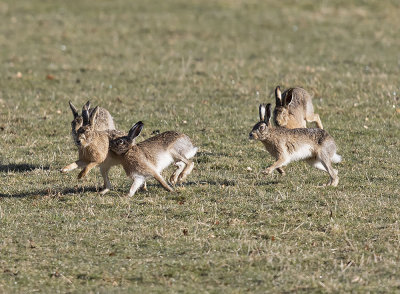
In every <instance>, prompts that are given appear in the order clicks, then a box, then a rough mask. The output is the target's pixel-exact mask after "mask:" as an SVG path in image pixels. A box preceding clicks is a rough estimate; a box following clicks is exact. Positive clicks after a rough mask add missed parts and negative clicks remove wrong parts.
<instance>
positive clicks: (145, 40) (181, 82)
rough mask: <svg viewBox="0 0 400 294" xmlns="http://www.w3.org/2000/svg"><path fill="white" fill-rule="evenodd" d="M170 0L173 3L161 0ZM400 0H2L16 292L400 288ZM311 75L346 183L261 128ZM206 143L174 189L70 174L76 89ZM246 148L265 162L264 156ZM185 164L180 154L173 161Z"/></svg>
mask: <svg viewBox="0 0 400 294" xmlns="http://www.w3.org/2000/svg"><path fill="white" fill-rule="evenodd" d="M158 2H159V3H158ZM399 13H400V7H399V4H398V1H378V0H377V1H372V0H364V1H361V0H359V1H323V2H320V3H317V2H315V1H311V0H309V1H307V0H304V1H285V2H284V3H283V2H282V3H281V2H279V4H278V2H277V1H240V0H230V1H228V0H220V1H204V0H201V1H200V0H193V1H187V0H174V1H128V0H117V1H88V0H80V1H75V0H74V1H50V0H49V1H11V0H10V1H1V2H0V48H1V50H0V64H1V65H0V76H1V78H0V114H1V116H0V146H1V147H0V181H1V183H2V184H1V186H0V292H21V293H26V292H36V291H40V292H52V293H54V291H57V292H103V293H104V292H128V291H129V292H133V291H136V292H139V293H140V292H144V291H147V292H149V291H151V292H165V291H168V292H209V293H220V292H221V291H224V292H232V293H243V292H247V291H251V292H285V293H290V292H306V293H309V292H344V291H347V292H349V291H354V292H367V291H370V292H399V291H400V280H399V279H398V277H399V275H400V270H399V266H398V264H399V262H400V253H399V252H400V250H399V249H400V248H399V247H400V228H399V226H400V224H399V219H398V217H399V213H400V200H399V178H400V168H399V157H400V151H399V150H400V141H399V138H400V137H399V136H400V131H399V129H400V120H399V118H400V113H399V112H400V111H399V108H400V103H399V97H400V84H399V76H400V53H399V50H398V49H399V48H400V38H399V31H400V22H399V21H398V15H399ZM278 84H280V85H281V86H282V87H284V88H285V87H289V86H295V85H301V86H303V87H304V88H306V89H307V90H309V91H310V92H312V93H313V94H314V106H315V108H316V113H318V114H319V115H320V116H321V119H322V122H323V124H324V127H325V128H326V129H327V130H328V131H329V132H330V134H331V135H333V137H334V138H335V139H336V141H337V144H338V146H339V153H340V154H341V155H342V156H343V158H344V161H343V162H342V163H341V164H340V165H338V166H337V168H338V169H339V176H340V183H339V186H338V187H337V188H331V187H329V188H320V187H318V186H319V185H321V184H322V183H325V182H326V181H327V180H328V177H327V176H326V175H325V174H323V173H321V172H320V171H318V170H314V169H311V168H310V167H308V166H306V165H305V164H304V163H294V164H292V165H290V166H289V167H288V168H287V169H286V171H287V176H286V177H281V176H279V175H278V174H277V173H275V174H273V175H272V176H269V177H266V176H264V175H262V174H261V173H260V172H261V170H263V169H264V168H266V167H267V166H268V165H269V164H271V163H272V159H271V157H270V156H269V155H268V154H267V153H266V152H265V151H264V149H263V147H262V145H261V144H260V143H258V144H257V143H254V142H253V143H251V142H249V141H248V133H249V131H250V130H251V127H252V126H253V124H254V123H255V122H256V121H257V120H258V104H259V103H260V102H268V101H271V102H272V101H273V96H272V93H273V89H274V87H275V86H276V85H278ZM88 99H90V100H91V101H92V103H93V104H94V105H96V104H98V105H101V106H103V107H105V108H107V109H108V110H109V111H110V112H111V113H112V114H113V116H114V118H115V121H116V123H117V127H118V128H119V129H121V130H128V129H129V127H130V126H131V125H132V124H133V123H134V122H136V121H138V120H143V121H144V123H145V129H144V131H143V136H142V138H146V137H149V136H150V135H151V133H152V132H153V131H154V130H160V131H164V130H172V129H174V130H178V131H182V132H185V133H186V134H188V135H189V136H190V137H191V138H192V139H193V141H194V142H195V143H196V144H197V145H198V146H199V147H200V152H199V154H198V155H197V157H196V168H195V170H194V171H193V173H192V175H191V176H190V177H189V181H188V183H187V184H186V185H184V186H183V187H180V188H178V189H177V191H176V192H175V193H171V194H169V193H167V192H166V191H164V190H163V189H162V188H161V187H160V186H159V185H158V184H157V183H155V182H151V183H150V186H149V191H148V192H141V193H138V194H137V195H135V197H134V198H133V199H126V198H124V197H123V195H124V194H125V193H126V192H127V191H128V189H129V186H130V184H131V181H130V180H129V179H127V178H126V176H125V174H124V173H123V171H122V170H121V168H114V169H113V170H112V174H111V178H112V183H113V184H114V187H115V189H114V191H113V192H111V193H109V194H108V195H106V196H99V195H98V194H97V192H96V190H98V189H99V188H100V186H101V181H102V180H101V177H100V174H99V171H98V170H95V171H92V172H91V173H90V174H89V176H88V178H87V179H85V180H84V181H78V180H76V176H77V174H78V172H77V171H74V172H71V173H69V174H60V173H59V171H58V170H59V169H60V167H62V166H64V165H66V164H67V163H70V162H72V161H73V160H75V159H76V157H77V151H76V149H75V147H74V146H73V144H72V140H71V138H70V127H69V123H70V121H71V119H72V114H71V112H70V110H69V107H68V100H72V101H73V102H74V103H75V104H76V105H83V103H85V102H86V100H88ZM248 167H250V168H251V169H252V170H251V171H248ZM170 172H171V170H168V171H166V172H165V174H168V173H170Z"/></svg>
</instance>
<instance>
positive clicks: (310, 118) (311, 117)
mask: <svg viewBox="0 0 400 294" xmlns="http://www.w3.org/2000/svg"><path fill="white" fill-rule="evenodd" d="M306 120H307V121H308V122H313V121H315V123H316V124H317V127H318V128H319V129H321V130H322V129H324V127H323V126H322V122H321V119H320V117H319V115H318V114H316V113H314V114H313V115H309V116H307V117H306Z"/></svg>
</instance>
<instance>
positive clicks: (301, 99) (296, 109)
mask: <svg viewBox="0 0 400 294" xmlns="http://www.w3.org/2000/svg"><path fill="white" fill-rule="evenodd" d="M275 98H276V105H275V109H274V123H275V125H277V126H280V127H286V128H288V129H295V128H305V127H307V122H313V121H315V122H316V124H317V126H318V128H320V129H323V126H322V123H321V119H320V117H319V115H318V114H315V113H314V106H313V104H312V99H311V96H310V94H309V93H308V92H307V91H306V90H304V89H303V88H299V87H297V88H290V89H287V90H286V91H285V92H283V93H282V94H281V90H280V87H279V86H278V87H277V88H276V89H275Z"/></svg>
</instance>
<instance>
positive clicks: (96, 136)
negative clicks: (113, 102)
mask: <svg viewBox="0 0 400 294" xmlns="http://www.w3.org/2000/svg"><path fill="white" fill-rule="evenodd" d="M86 107H87V105H85V106H84V108H83V110H82V113H83V114H84V113H85V114H86V116H88V117H89V118H90V120H89V121H87V123H86V124H84V125H82V126H81V127H80V128H79V129H78V131H77V132H76V145H77V146H78V152H79V159H78V160H77V161H75V162H73V163H71V164H69V165H67V166H65V167H64V168H63V169H61V172H68V171H71V170H73V169H75V168H78V167H81V168H83V169H82V171H81V172H80V173H79V175H78V179H80V178H83V177H85V176H86V175H87V173H88V172H89V171H90V170H91V169H92V168H94V167H96V166H100V172H101V175H102V177H103V180H104V186H103V189H102V191H101V193H102V194H105V193H106V192H108V191H109V190H110V189H111V183H110V180H109V178H108V171H109V169H110V168H111V167H112V166H114V165H117V164H120V159H119V157H118V156H117V155H115V154H114V153H112V152H110V151H109V141H110V140H113V139H115V138H118V137H121V136H124V135H125V134H124V133H122V132H120V131H117V130H107V131H99V130H97V129H96V128H97V127H98V124H97V117H98V112H99V108H98V107H96V108H95V109H94V110H93V111H92V113H91V115H90V116H89V112H88V110H87V108H86ZM81 118H82V122H83V121H84V117H83V116H82V117H81Z"/></svg>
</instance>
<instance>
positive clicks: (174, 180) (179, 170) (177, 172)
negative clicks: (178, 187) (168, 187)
mask: <svg viewBox="0 0 400 294" xmlns="http://www.w3.org/2000/svg"><path fill="white" fill-rule="evenodd" d="M175 165H176V166H177V169H176V170H175V171H174V173H173V174H172V175H171V177H170V179H169V181H170V182H171V184H172V185H175V184H176V183H177V182H178V177H179V175H180V174H181V173H182V171H183V170H184V168H185V166H186V164H185V163H184V162H183V161H177V162H175Z"/></svg>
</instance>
